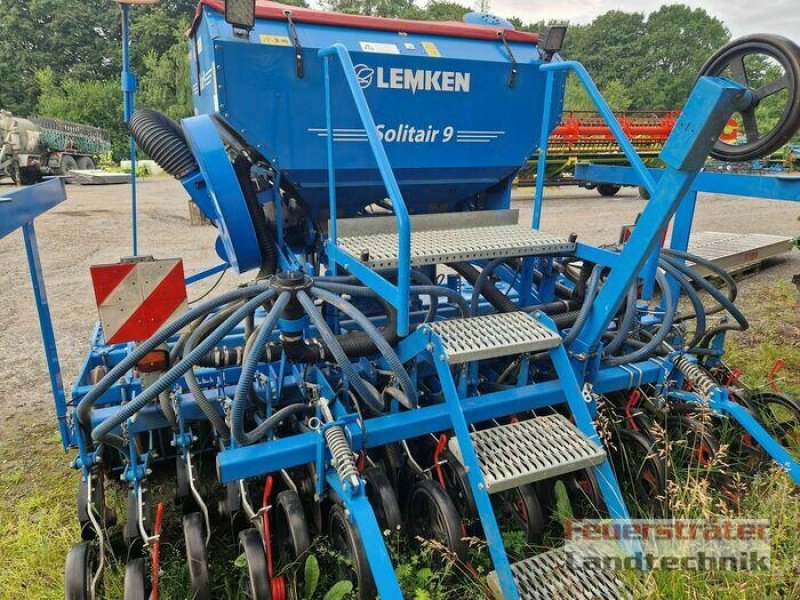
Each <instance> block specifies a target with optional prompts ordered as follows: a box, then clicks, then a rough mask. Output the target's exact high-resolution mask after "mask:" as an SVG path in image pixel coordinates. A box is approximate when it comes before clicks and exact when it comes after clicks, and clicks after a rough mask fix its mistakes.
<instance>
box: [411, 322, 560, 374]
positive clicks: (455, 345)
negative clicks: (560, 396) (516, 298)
mask: <svg viewBox="0 0 800 600" xmlns="http://www.w3.org/2000/svg"><path fill="white" fill-rule="evenodd" d="M427 326H428V327H430V328H431V329H432V330H433V332H434V333H436V334H437V335H438V336H439V337H440V338H441V340H442V345H443V346H444V350H445V354H446V355H447V362H449V363H450V364H459V363H465V362H469V361H471V360H480V359H486V358H496V357H498V356H510V355H512V354H522V353H524V352H541V351H542V350H549V349H551V348H555V347H557V346H558V345H560V344H561V336H560V335H559V334H558V333H556V332H554V331H552V330H551V329H549V328H548V327H547V326H545V325H543V324H542V323H540V322H539V321H537V320H535V319H534V318H533V317H531V316H530V315H528V314H527V313H524V312H511V313H498V314H492V315H483V316H479V317H472V318H469V319H450V320H447V321H435V322H433V323H429V324H428V325H427Z"/></svg>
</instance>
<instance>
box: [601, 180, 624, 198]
mask: <svg viewBox="0 0 800 600" xmlns="http://www.w3.org/2000/svg"><path fill="white" fill-rule="evenodd" d="M621 189H622V186H621V185H617V184H615V183H601V184H600V185H598V186H597V192H598V193H599V194H600V195H601V196H603V197H604V198H611V197H612V196H616V195H617V194H618V193H619V191H620V190H621Z"/></svg>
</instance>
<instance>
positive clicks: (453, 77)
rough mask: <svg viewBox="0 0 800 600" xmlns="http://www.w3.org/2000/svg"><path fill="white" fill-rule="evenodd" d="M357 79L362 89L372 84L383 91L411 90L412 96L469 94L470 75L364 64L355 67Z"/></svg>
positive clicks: (458, 72)
mask: <svg viewBox="0 0 800 600" xmlns="http://www.w3.org/2000/svg"><path fill="white" fill-rule="evenodd" d="M355 71H356V77H357V78H358V83H359V84H360V85H361V87H362V88H364V89H366V88H368V87H369V86H370V85H372V82H373V81H374V82H375V85H376V86H377V87H379V88H383V89H391V90H411V93H412V94H415V93H416V92H417V91H420V90H423V91H426V92H465V93H466V92H469V84H470V74H469V73H462V72H461V71H429V70H427V69H402V68H396V67H391V68H388V69H384V68H383V67H377V68H375V69H373V68H372V67H369V66H367V65H364V64H359V65H356V66H355Z"/></svg>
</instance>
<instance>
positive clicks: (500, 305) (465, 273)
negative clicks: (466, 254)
mask: <svg viewBox="0 0 800 600" xmlns="http://www.w3.org/2000/svg"><path fill="white" fill-rule="evenodd" d="M447 266H448V267H450V268H451V269H453V270H454V271H455V272H456V273H458V274H459V275H461V276H462V277H463V278H464V279H466V280H467V281H469V282H470V283H471V284H472V285H473V286H474V285H475V283H476V282H477V281H478V278H479V277H480V275H481V274H480V271H478V269H476V268H475V267H473V266H472V265H471V264H469V263H466V262H454V263H448V264H447ZM480 293H481V295H482V296H483V297H484V298H486V300H488V301H489V303H490V304H491V305H492V306H493V307H494V308H495V309H497V310H498V311H500V312H514V311H517V310H519V307H518V306H517V305H516V304H514V303H513V302H512V301H511V300H509V299H508V297H506V295H505V294H503V293H502V292H501V291H500V290H498V289H497V288H496V287H494V286H493V285H484V286H483V288H482V289H481V290H480Z"/></svg>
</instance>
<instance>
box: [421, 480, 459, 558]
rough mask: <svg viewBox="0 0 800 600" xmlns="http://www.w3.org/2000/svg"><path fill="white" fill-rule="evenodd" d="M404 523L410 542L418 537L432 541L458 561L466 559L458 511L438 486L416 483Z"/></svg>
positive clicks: (422, 482) (435, 484) (436, 484)
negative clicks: (438, 543) (406, 526)
mask: <svg viewBox="0 0 800 600" xmlns="http://www.w3.org/2000/svg"><path fill="white" fill-rule="evenodd" d="M407 521H408V523H409V528H410V530H411V531H410V533H411V539H412V540H414V539H415V538H417V537H420V538H422V539H425V540H435V541H437V542H440V543H441V544H442V545H443V546H445V547H446V548H447V549H448V550H450V552H452V553H454V554H455V555H456V556H458V558H459V559H460V560H462V561H463V560H465V559H466V555H467V548H466V545H465V544H464V540H463V539H462V533H461V519H460V517H459V514H458V510H457V509H456V507H455V505H454V504H453V501H452V500H451V499H450V496H448V495H447V494H446V493H445V491H444V490H443V489H442V486H441V485H440V484H439V483H438V482H436V481H431V480H430V479H423V480H421V481H419V482H417V484H416V485H415V486H414V489H413V490H412V491H411V497H410V498H409V500H408V514H407Z"/></svg>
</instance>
